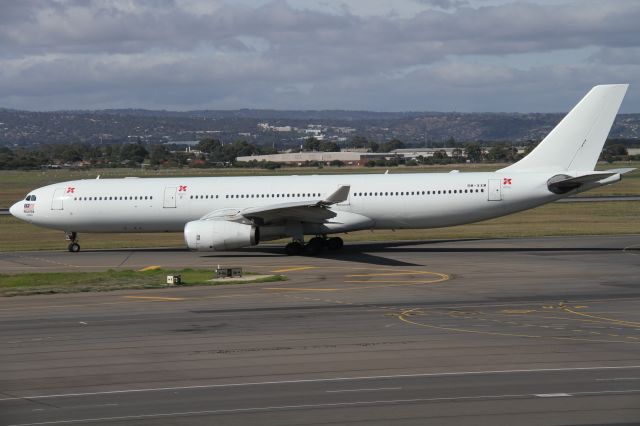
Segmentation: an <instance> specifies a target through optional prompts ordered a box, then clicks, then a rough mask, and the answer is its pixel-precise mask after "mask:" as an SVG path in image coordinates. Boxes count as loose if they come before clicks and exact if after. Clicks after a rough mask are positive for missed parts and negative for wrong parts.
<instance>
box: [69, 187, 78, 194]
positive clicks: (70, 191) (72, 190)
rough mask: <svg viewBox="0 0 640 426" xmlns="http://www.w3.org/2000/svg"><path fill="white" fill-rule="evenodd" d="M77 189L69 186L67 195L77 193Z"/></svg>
mask: <svg viewBox="0 0 640 426" xmlns="http://www.w3.org/2000/svg"><path fill="white" fill-rule="evenodd" d="M75 190H76V189H75V188H74V187H73V186H68V187H67V194H73V193H74V192H75Z"/></svg>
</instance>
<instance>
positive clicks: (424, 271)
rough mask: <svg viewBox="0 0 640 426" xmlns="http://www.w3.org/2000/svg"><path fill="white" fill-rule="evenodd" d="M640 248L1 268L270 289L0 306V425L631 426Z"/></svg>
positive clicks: (602, 241) (29, 263)
mask: <svg viewBox="0 0 640 426" xmlns="http://www.w3.org/2000/svg"><path fill="white" fill-rule="evenodd" d="M638 249H640V236H602V237H570V238H532V239H496V240H454V241H429V242H392V243H369V244H361V245H347V246H346V247H345V249H344V250H343V251H342V252H341V253H331V254H327V255H326V256H320V257H313V258H310V257H297V258H295V257H294V258H292V257H287V256H283V255H281V252H280V248H279V247H269V246H267V247H265V248H256V249H248V250H244V251H237V252H232V253H224V254H221V255H219V254H202V253H191V252H188V251H185V250H178V249H159V250H121V251H118V250H112V251H94V252H81V253H77V254H72V253H68V252H63V251H60V252H20V253H17V252H13V253H0V270H2V271H3V272H4V271H9V272H22V271H32V272H37V271H56V270H104V269H109V268H125V269H139V268H142V267H146V266H150V265H161V266H162V267H163V268H174V267H175V268H178V267H179V268H184V267H197V268H203V267H210V268H214V267H215V266H216V265H218V264H223V265H228V266H243V267H244V268H245V270H250V271H253V272H260V273H282V274H284V275H287V276H288V278H289V280H288V281H285V282H278V283H263V284H248V285H234V286H221V287H189V288H169V289H164V290H149V291H117V292H109V293H90V294H71V295H50V296H28V297H13V298H3V299H0V424H87V423H89V424H91V423H97V424H102V423H109V424H184V423H186V422H188V423H190V424H211V423H214V422H215V424H221V425H224V424H256V423H260V424H264V425H275V424H314V425H315V424H368V425H369V424H380V425H387V424H394V425H395V424H402V425H409V424H416V425H417V424H425V423H437V424H456V425H459V424H474V425H479V424H514V423H518V424H595V423H598V424H607V423H611V424H613V423H619V424H620V423H635V422H640V311H639V310H638V309H637V307H638V303H639V302H640V280H639V279H638V277H640V251H639V250H638Z"/></svg>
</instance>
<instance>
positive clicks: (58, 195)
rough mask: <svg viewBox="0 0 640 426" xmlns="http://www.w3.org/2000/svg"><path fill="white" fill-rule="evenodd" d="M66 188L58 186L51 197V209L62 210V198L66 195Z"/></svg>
mask: <svg viewBox="0 0 640 426" xmlns="http://www.w3.org/2000/svg"><path fill="white" fill-rule="evenodd" d="M64 191H65V189H64V188H56V190H55V191H54V192H53V198H52V199H51V210H62V198H63V197H64Z"/></svg>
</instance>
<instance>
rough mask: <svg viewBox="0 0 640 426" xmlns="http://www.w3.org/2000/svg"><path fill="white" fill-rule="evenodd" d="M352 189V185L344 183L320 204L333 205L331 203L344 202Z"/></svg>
mask: <svg viewBox="0 0 640 426" xmlns="http://www.w3.org/2000/svg"><path fill="white" fill-rule="evenodd" d="M350 190H351V186H350V185H342V186H341V187H340V188H338V189H337V190H336V191H335V192H334V193H333V194H331V195H329V196H328V197H327V198H325V199H324V200H322V201H320V203H319V204H321V205H331V204H337V203H342V202H343V201H346V200H347V198H349V191H350Z"/></svg>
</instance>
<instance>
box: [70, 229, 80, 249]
mask: <svg viewBox="0 0 640 426" xmlns="http://www.w3.org/2000/svg"><path fill="white" fill-rule="evenodd" d="M67 241H70V242H69V245H68V246H67V250H69V251H70V252H71V253H77V252H79V251H80V244H78V233H77V232H67Z"/></svg>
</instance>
